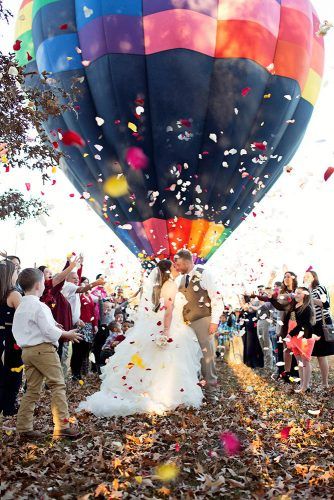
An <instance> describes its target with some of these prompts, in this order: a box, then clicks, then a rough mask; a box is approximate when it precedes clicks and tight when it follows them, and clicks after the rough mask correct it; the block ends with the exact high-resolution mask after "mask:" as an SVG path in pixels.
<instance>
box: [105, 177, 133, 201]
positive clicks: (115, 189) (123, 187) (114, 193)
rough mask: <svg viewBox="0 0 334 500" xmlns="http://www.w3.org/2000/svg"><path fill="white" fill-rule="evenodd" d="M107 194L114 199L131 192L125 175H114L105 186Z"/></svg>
mask: <svg viewBox="0 0 334 500" xmlns="http://www.w3.org/2000/svg"><path fill="white" fill-rule="evenodd" d="M103 189H104V191H105V193H107V194H108V195H109V196H111V197H112V198H119V197H120V196H125V195H126V194H127V193H128V192H129V186H128V183H127V181H126V178H125V177H124V175H113V176H112V177H109V179H107V180H106V181H105V183H104V185H103Z"/></svg>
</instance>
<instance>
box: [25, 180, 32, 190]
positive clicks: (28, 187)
mask: <svg viewBox="0 0 334 500" xmlns="http://www.w3.org/2000/svg"><path fill="white" fill-rule="evenodd" d="M26 188H27V191H30V189H31V184H30V182H26Z"/></svg>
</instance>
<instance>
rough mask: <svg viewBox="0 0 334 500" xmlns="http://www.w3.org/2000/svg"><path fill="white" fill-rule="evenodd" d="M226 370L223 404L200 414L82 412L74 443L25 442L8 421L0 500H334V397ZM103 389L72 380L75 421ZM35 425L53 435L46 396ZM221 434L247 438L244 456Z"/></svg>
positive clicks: (243, 370)
mask: <svg viewBox="0 0 334 500" xmlns="http://www.w3.org/2000/svg"><path fill="white" fill-rule="evenodd" d="M218 366H219V373H220V390H221V394H220V400H219V402H218V403H217V404H215V405H211V404H208V405H204V406H203V407H202V408H201V409H200V410H198V411H197V410H185V409H180V410H177V411H174V412H172V413H171V414H169V415H165V416H148V415H142V416H131V417H127V418H120V417H119V418H117V419H116V418H114V419H111V418H109V419H103V418H100V419H99V418H96V417H94V416H91V415H89V414H87V413H84V414H82V415H79V416H77V421H78V425H79V426H80V428H81V430H82V433H83V434H82V437H81V438H80V439H79V440H78V441H76V442H72V443H71V442H68V441H61V442H58V441H57V442H54V443H53V442H52V441H51V438H50V437H49V436H46V438H45V440H44V441H42V442H40V443H37V442H36V443H25V444H22V443H19V442H18V441H17V440H16V437H15V432H13V431H10V430H8V429H9V427H8V426H10V424H11V423H12V424H13V421H6V422H5V425H6V426H7V427H6V430H5V432H3V433H2V445H1V460H2V470H3V473H2V497H1V498H2V499H4V500H10V499H15V498H20V499H28V498H29V499H30V498H43V499H48V498H61V499H80V500H89V499H93V498H108V499H113V498H121V499H122V498H173V499H174V498H175V499H177V498H186V499H191V498H196V499H198V498H203V499H204V498H205V499H207V498H209V499H210V498H226V499H231V498H240V499H248V498H284V499H292V498H293V499H294V500H295V499H302V498H311V497H313V498H333V497H334V458H333V450H334V429H333V417H334V411H333V406H334V405H333V399H334V398H333V392H332V393H329V394H328V395H327V396H325V395H321V393H317V394H311V395H303V396H302V395H296V394H293V393H292V390H291V386H283V385H281V384H278V383H277V382H275V381H273V380H271V379H270V377H266V376H264V375H260V374H259V373H255V372H253V371H252V370H250V369H249V368H247V367H245V366H243V365H234V366H232V365H231V366H228V365H226V364H223V363H221V362H219V364H218ZM315 381H317V383H319V374H318V373H316V374H315ZM315 385H316V384H315ZM98 386H99V380H98V378H97V377H96V376H95V375H89V376H88V377H87V378H86V379H85V384H84V385H83V386H80V385H79V384H77V383H76V384H74V383H72V382H69V383H68V395H69V404H70V409H71V411H72V415H74V414H75V409H76V407H77V405H78V403H79V402H80V401H81V400H82V399H84V398H85V396H86V395H88V394H91V393H92V392H94V391H95V390H97V388H98ZM250 386H251V387H252V391H249V387H250ZM310 410H311V411H313V412H317V410H321V411H320V412H319V414H318V415H314V416H313V415H310ZM36 428H38V429H39V430H45V431H48V432H49V433H50V432H51V430H52V429H51V417H50V393H49V392H48V391H45V392H44V394H43V397H42V400H41V402H40V403H39V404H38V406H37V409H36ZM222 433H228V434H223V435H224V436H227V437H229V438H230V437H231V436H233V439H234V440H235V441H236V442H239V441H240V443H241V449H240V453H238V454H236V455H232V456H228V455H227V454H226V453H225V452H224V449H223V447H222V444H221V436H222ZM238 451H239V450H238Z"/></svg>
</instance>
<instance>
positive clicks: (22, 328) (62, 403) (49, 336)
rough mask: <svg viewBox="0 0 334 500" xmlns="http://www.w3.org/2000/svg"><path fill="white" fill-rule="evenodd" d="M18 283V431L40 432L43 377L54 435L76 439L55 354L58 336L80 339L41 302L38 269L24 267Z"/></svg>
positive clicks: (41, 283) (41, 281) (31, 435)
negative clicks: (21, 383)
mask: <svg viewBox="0 0 334 500" xmlns="http://www.w3.org/2000/svg"><path fill="white" fill-rule="evenodd" d="M18 283H19V285H20V287H21V288H22V290H23V291H24V293H25V296H24V297H23V298H22V301H21V303H20V305H19V306H18V308H17V310H16V312H15V315H14V321H13V334H14V337H15V340H16V343H17V344H18V345H19V346H20V347H21V348H22V360H23V363H24V365H25V375H26V379H27V390H26V392H25V394H24V395H23V397H22V400H21V405H20V408H19V411H18V415H17V431H18V433H19V434H20V437H21V438H27V439H38V438H40V437H42V434H41V433H39V432H37V431H34V430H33V427H34V422H33V419H34V409H35V404H36V402H37V401H38V399H39V397H40V393H41V390H42V386H43V380H44V378H45V379H46V383H47V385H48V387H49V389H50V391H51V398H52V399H51V410H52V416H53V422H54V432H53V436H54V437H55V438H61V437H67V438H70V439H73V438H76V437H77V436H78V435H79V433H78V430H77V429H75V428H71V427H70V425H69V417H70V416H69V412H68V406H67V399H66V391H65V382H64V376H63V371H62V367H61V364H60V359H59V356H58V354H57V348H58V341H59V339H62V340H65V341H72V342H80V340H81V338H82V336H81V335H80V334H79V333H77V331H76V330H71V331H69V332H65V331H64V330H62V329H60V328H59V327H58V325H57V323H56V321H55V319H54V318H53V316H52V313H51V310H50V308H49V307H48V306H47V305H46V304H43V303H42V302H40V297H41V296H42V294H43V292H44V286H45V285H44V275H43V272H42V271H40V270H39V269H24V270H23V271H22V272H21V273H20V275H19V279H18Z"/></svg>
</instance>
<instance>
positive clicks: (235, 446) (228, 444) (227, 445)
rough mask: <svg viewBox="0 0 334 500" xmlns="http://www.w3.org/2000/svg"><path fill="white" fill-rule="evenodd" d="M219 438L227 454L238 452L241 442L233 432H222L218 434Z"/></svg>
mask: <svg viewBox="0 0 334 500" xmlns="http://www.w3.org/2000/svg"><path fill="white" fill-rule="evenodd" d="M219 440H220V443H221V445H222V446H223V448H224V451H225V453H226V455H227V456H229V457H232V456H234V455H237V454H238V453H240V451H241V443H240V440H239V438H238V437H237V436H236V435H235V434H234V433H233V432H229V431H226V432H222V433H221V435H220V436H219Z"/></svg>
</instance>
